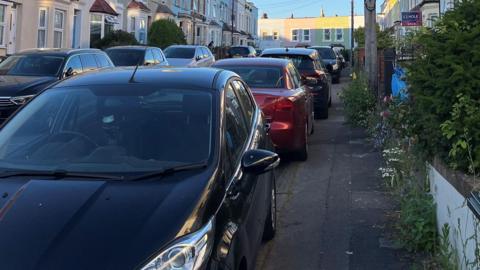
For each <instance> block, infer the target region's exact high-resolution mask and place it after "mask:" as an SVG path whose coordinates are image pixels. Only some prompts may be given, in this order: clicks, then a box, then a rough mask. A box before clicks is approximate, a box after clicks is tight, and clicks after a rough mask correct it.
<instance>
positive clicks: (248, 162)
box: [242, 149, 280, 175]
mask: <svg viewBox="0 0 480 270" xmlns="http://www.w3.org/2000/svg"><path fill="white" fill-rule="evenodd" d="M278 164H280V157H279V156H278V154H276V153H274V152H271V151H267V150H261V149H255V150H249V151H247V152H245V154H244V155H243V158H242V168H243V171H244V172H246V173H252V174H257V175H258V174H262V173H266V172H268V171H271V170H273V169H274V168H276V167H277V166H278Z"/></svg>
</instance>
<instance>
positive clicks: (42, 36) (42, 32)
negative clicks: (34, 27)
mask: <svg viewBox="0 0 480 270" xmlns="http://www.w3.org/2000/svg"><path fill="white" fill-rule="evenodd" d="M47 29H48V12H47V9H46V8H40V9H39V12H38V32H37V33H38V38H37V47H38V48H45V47H47Z"/></svg>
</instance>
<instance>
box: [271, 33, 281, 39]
mask: <svg viewBox="0 0 480 270" xmlns="http://www.w3.org/2000/svg"><path fill="white" fill-rule="evenodd" d="M272 38H273V40H279V39H280V35H279V33H278V31H273V32H272Z"/></svg>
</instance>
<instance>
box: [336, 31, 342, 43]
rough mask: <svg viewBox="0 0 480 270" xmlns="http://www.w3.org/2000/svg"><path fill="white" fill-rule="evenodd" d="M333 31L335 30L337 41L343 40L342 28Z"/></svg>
mask: <svg viewBox="0 0 480 270" xmlns="http://www.w3.org/2000/svg"><path fill="white" fill-rule="evenodd" d="M335 31H336V38H337V41H343V29H337V30H335Z"/></svg>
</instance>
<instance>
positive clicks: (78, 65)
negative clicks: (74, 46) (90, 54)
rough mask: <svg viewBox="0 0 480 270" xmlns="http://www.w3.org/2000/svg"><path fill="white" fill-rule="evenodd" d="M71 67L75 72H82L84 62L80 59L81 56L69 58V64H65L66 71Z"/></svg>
mask: <svg viewBox="0 0 480 270" xmlns="http://www.w3.org/2000/svg"><path fill="white" fill-rule="evenodd" d="M69 68H72V70H73V74H78V73H82V71H83V68H82V62H81V61H80V56H78V55H74V56H72V57H70V59H68V62H67V65H66V66H65V69H64V70H65V71H67V70H68V69H69Z"/></svg>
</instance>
